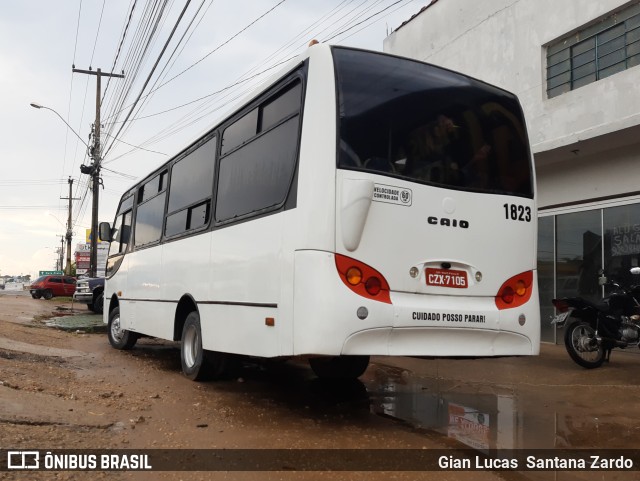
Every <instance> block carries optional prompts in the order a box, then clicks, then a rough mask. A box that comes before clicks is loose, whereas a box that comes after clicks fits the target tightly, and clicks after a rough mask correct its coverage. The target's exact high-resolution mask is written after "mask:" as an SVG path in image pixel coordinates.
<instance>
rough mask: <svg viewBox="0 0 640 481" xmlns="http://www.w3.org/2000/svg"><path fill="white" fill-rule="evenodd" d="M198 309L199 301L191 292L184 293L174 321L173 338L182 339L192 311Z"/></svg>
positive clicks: (175, 339)
mask: <svg viewBox="0 0 640 481" xmlns="http://www.w3.org/2000/svg"><path fill="white" fill-rule="evenodd" d="M193 311H196V312H198V313H199V311H198V303H197V302H196V300H195V299H194V298H193V296H191V294H184V295H183V296H182V297H181V298H180V300H179V301H178V306H177V307H176V314H175V317H174V321H173V340H174V341H179V340H180V339H182V328H183V327H184V323H185V321H186V319H187V316H188V315H189V313H190V312H193Z"/></svg>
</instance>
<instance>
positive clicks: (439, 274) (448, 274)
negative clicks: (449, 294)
mask: <svg viewBox="0 0 640 481" xmlns="http://www.w3.org/2000/svg"><path fill="white" fill-rule="evenodd" d="M425 274H426V280H427V285H428V286H439V287H453V288H456V289H466V287H467V273H466V272H465V271H456V270H452V269H433V268H427V269H426V270H425Z"/></svg>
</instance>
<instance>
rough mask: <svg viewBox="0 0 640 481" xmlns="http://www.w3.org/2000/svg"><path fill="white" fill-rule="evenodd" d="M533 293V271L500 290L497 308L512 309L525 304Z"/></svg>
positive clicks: (516, 278) (519, 276) (520, 275)
mask: <svg viewBox="0 0 640 481" xmlns="http://www.w3.org/2000/svg"><path fill="white" fill-rule="evenodd" d="M532 291H533V271H527V272H523V273H522V274H518V275H517V276H513V277H512V278H511V279H509V280H508V281H506V282H505V283H504V284H502V286H501V287H500V290H498V295H497V296H496V306H497V307H498V309H500V310H502V309H511V308H513V307H518V306H521V305H523V304H525V303H526V302H527V301H529V299H531V292H532Z"/></svg>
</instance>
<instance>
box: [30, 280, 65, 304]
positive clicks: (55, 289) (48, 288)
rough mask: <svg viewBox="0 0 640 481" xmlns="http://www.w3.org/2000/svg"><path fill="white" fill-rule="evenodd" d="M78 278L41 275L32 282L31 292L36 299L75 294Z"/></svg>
mask: <svg viewBox="0 0 640 481" xmlns="http://www.w3.org/2000/svg"><path fill="white" fill-rule="evenodd" d="M75 291H76V280H75V279H74V278H73V277H70V276H41V277H38V278H37V279H36V280H35V281H33V282H32V283H31V286H30V287H29V292H31V297H33V298H34V299H40V298H41V297H44V298H45V299H51V298H52V297H54V296H73V293H74V292H75Z"/></svg>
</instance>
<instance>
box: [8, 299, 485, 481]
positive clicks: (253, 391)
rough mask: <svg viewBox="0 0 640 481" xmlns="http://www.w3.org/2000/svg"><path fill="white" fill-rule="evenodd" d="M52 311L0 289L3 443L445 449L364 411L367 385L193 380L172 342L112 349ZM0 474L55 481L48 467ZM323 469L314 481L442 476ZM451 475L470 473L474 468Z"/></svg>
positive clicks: (250, 369) (269, 378)
mask: <svg viewBox="0 0 640 481" xmlns="http://www.w3.org/2000/svg"><path fill="white" fill-rule="evenodd" d="M60 307H63V308H64V307H68V305H66V304H64V303H61V302H60V301H57V300H56V299H55V298H54V299H53V300H51V301H44V300H34V299H31V298H30V297H29V296H24V295H17V296H16V295H9V294H4V295H2V296H0V400H1V403H0V431H1V433H2V436H1V438H2V447H3V448H11V449H98V448H109V449H140V448H201V449H204V448H207V449H208V448H248V449H250V448H340V447H343V448H409V447H411V448H416V447H425V448H433V447H442V444H439V443H438V441H437V440H434V439H430V438H429V436H426V435H425V434H424V433H416V432H414V430H413V429H412V428H411V427H409V426H402V425H399V424H397V423H395V422H392V421H390V420H388V419H385V418H382V417H379V416H376V415H375V414H372V413H371V412H370V409H369V403H368V399H367V397H366V390H364V387H362V393H360V394H361V395H359V394H358V393H356V394H355V395H354V394H353V393H349V392H347V393H346V394H345V393H344V392H341V390H336V392H333V393H332V392H330V391H331V389H329V391H327V390H326V389H325V386H323V385H322V384H319V383H316V382H315V381H314V380H313V379H312V378H313V375H312V373H311V371H310V370H309V369H308V368H307V367H306V366H305V365H295V364H292V365H289V364H287V365H282V366H274V367H272V368H270V369H266V368H265V367H264V366H261V365H251V364H249V365H247V366H245V368H244V369H243V370H242V371H241V373H240V375H241V376H242V377H240V378H237V379H233V380H230V381H225V382H217V383H206V384H198V383H193V382H191V381H189V380H187V379H186V378H184V377H183V376H182V375H181V373H180V360H179V355H178V346H177V344H174V343H167V342H160V341H156V340H151V339H142V340H140V341H139V343H138V346H137V347H136V349H134V350H132V351H129V352H122V351H116V350H114V349H112V348H111V347H110V346H109V344H108V342H107V339H106V334H103V333H102V334H87V333H78V332H65V331H61V330H56V329H51V328H48V327H45V326H44V324H43V320H44V319H46V318H47V317H50V316H51V315H52V314H53V313H55V312H59V310H57V308H60ZM356 390H357V389H356ZM362 396H364V397H362ZM2 474H3V473H0V475H2ZM4 474H5V475H6V476H9V475H11V476H13V478H12V479H21V480H22V479H25V480H26V479H51V473H18V474H14V473H4ZM27 474H28V477H27ZM319 474H320V473H306V474H305V473H286V472H271V473H221V472H218V473H208V474H206V475H204V474H203V473H189V472H182V473H168V472H154V473H115V472H111V473H105V472H103V473H73V472H61V473H56V476H55V479H103V478H104V479H107V478H108V479H129V478H133V479H185V480H186V479H234V480H235V479H318V475H319ZM321 474H322V479H436V478H437V479H439V480H442V479H446V478H447V475H446V474H445V475H444V477H443V475H442V473H425V474H424V476H418V478H416V473H404V474H403V473H396V474H393V475H391V476H388V475H386V474H384V473H377V474H376V473H374V474H371V473H348V474H345V473H333V474H332V473H321ZM378 476H380V477H378ZM451 479H473V473H458V474H457V475H456V476H455V477H452V478H451ZM496 479H497V478H496Z"/></svg>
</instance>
